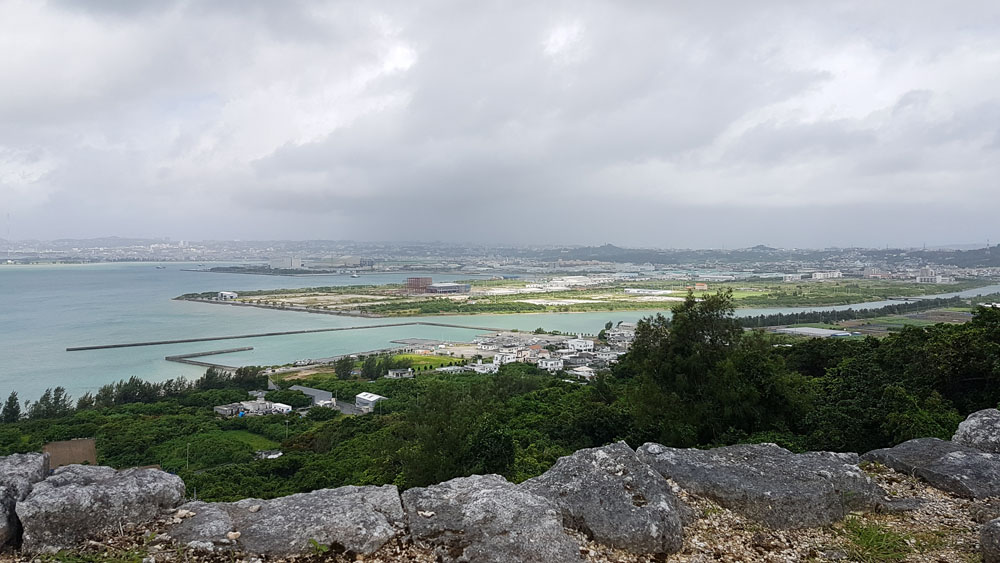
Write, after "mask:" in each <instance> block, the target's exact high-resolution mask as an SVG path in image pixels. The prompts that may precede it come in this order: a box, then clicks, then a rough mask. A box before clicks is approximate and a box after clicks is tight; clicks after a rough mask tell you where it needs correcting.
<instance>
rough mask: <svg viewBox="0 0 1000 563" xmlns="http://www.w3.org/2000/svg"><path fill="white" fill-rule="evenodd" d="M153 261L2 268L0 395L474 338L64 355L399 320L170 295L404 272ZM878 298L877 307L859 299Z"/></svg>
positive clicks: (591, 324)
mask: <svg viewBox="0 0 1000 563" xmlns="http://www.w3.org/2000/svg"><path fill="white" fill-rule="evenodd" d="M155 266H156V265H154V264H149V263H141V264H134V263H129V264H95V265H54V266H43V265H38V266H2V267H0V358H2V364H0V366H2V368H0V398H2V397H5V396H6V395H7V393H9V392H10V391H11V390H16V391H18V394H19V395H20V396H21V398H22V399H34V398H36V397H37V396H38V395H40V394H41V392H42V391H43V390H44V389H45V388H47V387H55V386H63V387H65V388H66V389H67V391H68V392H69V393H70V394H71V395H73V396H74V397H77V396H79V395H81V394H82V393H84V392H86V391H93V390H94V389H96V388H97V387H100V386H101V385H103V384H105V383H110V382H114V381H117V380H119V379H122V378H127V377H130V376H132V375H135V376H139V377H142V378H144V379H148V380H151V381H159V380H164V379H168V378H171V377H178V376H184V377H188V378H196V377H198V376H199V375H200V374H201V373H203V371H204V370H203V369H202V368H198V367H195V366H186V365H181V364H176V363H173V362H167V361H165V360H164V359H163V358H164V357H165V356H169V355H174V354H185V353H192V352H201V351H209V350H218V349H223V348H237V347H243V346H252V347H254V349H253V350H252V351H247V352H240V353H234V354H227V355H220V356H215V357H214V359H212V360H211V361H218V362H219V363H223V364H229V365H272V364H282V363H288V362H293V361H295V360H298V359H302V358H317V357H327V356H334V355H337V354H344V353H351V352H358V351H364V350H372V349H376V348H383V347H386V346H390V345H391V344H390V343H391V341H392V340H396V339H400V338H432V339H439V340H456V341H469V340H471V339H472V338H473V337H474V336H475V335H476V334H479V331H475V330H466V329H455V328H443V327H428V326H405V327H386V328H380V329H371V330H359V331H339V332H330V333H318V334H308V335H293V336H277V337H268V338H254V339H244V340H223V341H214V342H200V343H190V344H172V345H162V346H148V347H140V348H119V349H111V350H95V351H82V352H67V351H66V348H67V347H70V346H87V345H99V344H113V343H121V342H136V341H147V340H173V339H181V338H198V337H207V336H224V335H236V334H248V333H256V332H272V331H285V330H299V329H311V328H326V327H343V326H357V325H379V324H386V323H393V322H398V321H399V319H357V318H351V317H338V316H333V315H314V314H307V313H301V312H285V311H275V310H268V309H258V308H252V307H232V306H223V305H212V304H201V303H190V302H183V301H173V300H172V299H171V298H173V297H176V296H177V295H180V294H183V293H192V292H200V291H222V290H231V291H248V290H253V289H270V288H279V287H284V288H292V287H311V286H321V285H357V284H385V283H399V282H401V281H402V280H403V279H404V278H406V277H407V274H377V275H366V276H362V277H361V278H350V277H348V276H317V277H278V276H253V275H243V274H216V273H202V272H187V271H182V268H191V267H193V266H194V265H191V264H186V265H184V264H176V263H168V264H163V265H162V266H164V267H165V269H157V268H156V267H155ZM433 277H434V279H435V281H454V280H458V279H463V278H468V277H469V276H468V275H462V276H456V275H434V276H433ZM995 291H1000V286H991V287H987V288H982V289H981V290H973V291H971V292H964V293H965V294H976V293H992V292H995ZM884 304H886V303H885V302H878V303H871V304H865V305H864V306H880V305H884ZM855 307H858V305H855ZM833 308H834V307H826V308H819V309H833ZM836 308H841V307H836ZM792 310H795V309H768V310H750V309H744V310H740V311H739V314H740V315H756V314H761V313H770V312H779V311H792ZM652 313H653V311H644V312H639V311H631V312H614V313H562V314H559V313H551V314H550V313H545V314H535V315H482V316H475V317H463V316H457V317H433V318H428V319H424V320H432V321H438V322H441V321H443V322H449V323H454V324H465V325H475V326H485V327H497V328H517V329H521V330H532V329H535V328H537V327H544V328H546V329H548V330H561V331H566V332H586V333H595V332H597V331H598V330H600V328H601V327H602V326H603V325H604V323H605V322H607V321H619V320H626V321H634V320H637V319H639V318H641V317H643V316H647V315H649V314H652ZM406 320H421V319H406Z"/></svg>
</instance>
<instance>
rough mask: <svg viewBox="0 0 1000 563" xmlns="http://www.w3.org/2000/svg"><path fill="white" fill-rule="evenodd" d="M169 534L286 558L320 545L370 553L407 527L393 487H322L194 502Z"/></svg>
mask: <svg viewBox="0 0 1000 563" xmlns="http://www.w3.org/2000/svg"><path fill="white" fill-rule="evenodd" d="M178 514H179V515H181V516H184V517H185V518H183V519H182V520H181V523H179V524H177V525H176V526H174V527H172V528H171V529H170V530H169V534H170V535H171V536H172V537H173V538H174V539H175V540H177V541H179V542H181V543H182V544H187V545H192V546H193V547H199V548H203V549H216V548H220V547H222V548H225V547H227V546H232V547H237V548H239V549H241V550H243V551H246V552H249V553H255V554H260V555H268V556H286V555H297V554H303V553H310V552H311V551H313V550H316V549H323V550H325V549H329V550H331V551H333V552H350V553H354V554H361V555H368V554H371V553H373V552H374V551H376V550H378V549H379V548H380V547H382V546H383V545H385V543H386V542H388V541H389V540H391V539H393V538H395V537H397V536H401V535H402V534H403V533H404V531H405V523H404V520H403V507H402V505H401V504H400V499H399V491H398V490H397V489H396V487H395V485H384V486H381V487H371V486H368V487H353V486H349V487H340V488H336V489H321V490H318V491H313V492H311V493H301V494H297V495H291V496H287V497H281V498H276V499H273V500H258V499H245V500H241V501H239V502H233V503H204V502H190V503H187V504H185V505H183V506H181V508H180V509H179V510H178Z"/></svg>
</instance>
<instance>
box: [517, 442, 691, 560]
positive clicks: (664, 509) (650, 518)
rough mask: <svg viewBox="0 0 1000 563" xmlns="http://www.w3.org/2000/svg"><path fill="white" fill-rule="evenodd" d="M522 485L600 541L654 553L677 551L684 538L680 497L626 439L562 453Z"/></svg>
mask: <svg viewBox="0 0 1000 563" xmlns="http://www.w3.org/2000/svg"><path fill="white" fill-rule="evenodd" d="M520 486H521V488H523V489H525V490H527V491H530V492H532V493H535V494H537V495H539V496H541V497H544V498H546V499H548V500H549V501H551V502H552V503H553V504H554V505H556V506H557V507H558V508H559V509H560V511H561V512H562V520H563V525H564V526H566V527H567V528H572V529H574V530H578V531H580V532H583V533H584V534H586V535H587V536H588V537H589V538H591V539H593V540H595V541H597V542H598V543H602V544H605V545H609V546H612V547H618V548H622V549H625V550H627V551H631V552H633V553H651V554H669V553H673V552H675V551H677V550H679V549H680V548H681V544H682V543H683V530H682V528H681V518H680V515H679V511H678V505H679V503H680V500H678V499H677V498H676V496H675V495H674V493H673V491H672V490H671V488H670V485H669V483H667V481H666V479H664V478H663V477H662V476H660V475H659V474H658V473H656V472H655V471H653V470H652V469H651V468H650V467H649V466H648V465H646V464H645V463H643V462H641V461H639V458H638V457H637V456H636V454H635V452H634V451H633V450H632V448H630V447H628V445H626V444H625V443H624V442H618V443H615V444H611V445H608V446H604V447H602V448H592V449H586V450H580V451H577V452H576V453H574V454H572V455H569V456H566V457H562V458H559V461H557V462H556V464H555V466H553V467H552V468H551V469H549V470H548V471H546V472H545V473H544V474H543V475H540V476H538V477H535V478H534V479H530V480H528V481H525V482H524V483H522V484H521V485H520Z"/></svg>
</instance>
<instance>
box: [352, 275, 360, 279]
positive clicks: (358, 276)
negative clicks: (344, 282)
mask: <svg viewBox="0 0 1000 563" xmlns="http://www.w3.org/2000/svg"><path fill="white" fill-rule="evenodd" d="M351 277H352V278H360V277H361V276H360V275H358V274H351Z"/></svg>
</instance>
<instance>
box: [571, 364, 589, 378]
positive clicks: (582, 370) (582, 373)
mask: <svg viewBox="0 0 1000 563" xmlns="http://www.w3.org/2000/svg"><path fill="white" fill-rule="evenodd" d="M569 373H571V374H573V375H575V376H577V377H582V378H583V379H587V380H590V379H593V378H594V370H593V369H592V368H589V367H587V366H580V367H578V368H573V369H571V370H569Z"/></svg>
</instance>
